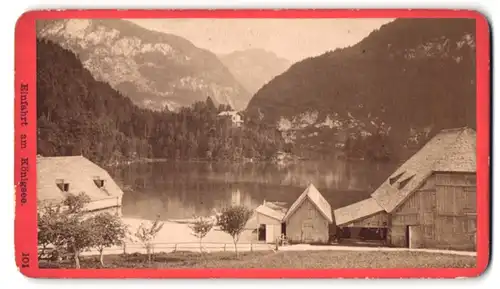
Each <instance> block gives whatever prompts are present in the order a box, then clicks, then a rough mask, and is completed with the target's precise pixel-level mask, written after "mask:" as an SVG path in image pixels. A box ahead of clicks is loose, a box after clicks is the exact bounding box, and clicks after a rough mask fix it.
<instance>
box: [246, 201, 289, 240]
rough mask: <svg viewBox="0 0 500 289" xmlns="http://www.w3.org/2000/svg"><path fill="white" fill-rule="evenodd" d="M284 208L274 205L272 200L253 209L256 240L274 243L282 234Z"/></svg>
mask: <svg viewBox="0 0 500 289" xmlns="http://www.w3.org/2000/svg"><path fill="white" fill-rule="evenodd" d="M285 212H286V209H285V208H284V207H280V206H276V205H274V203H272V202H266V201H264V203H263V204H262V205H260V206H258V207H257V208H256V209H255V214H254V217H255V221H254V222H255V224H256V225H257V226H258V228H257V240H258V241H263V242H266V243H275V242H276V240H277V239H278V238H280V236H281V234H284V233H285V232H284V229H283V226H282V222H281V221H282V220H283V217H284V216H285Z"/></svg>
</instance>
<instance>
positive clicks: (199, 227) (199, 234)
mask: <svg viewBox="0 0 500 289" xmlns="http://www.w3.org/2000/svg"><path fill="white" fill-rule="evenodd" d="M213 226H214V223H213V221H212V220H211V219H203V218H202V217H199V218H198V220H196V221H195V222H194V223H193V224H191V225H190V226H189V227H190V228H191V230H192V231H193V232H192V233H193V235H194V236H195V237H196V238H198V239H199V241H200V253H202V248H201V241H202V240H203V238H205V236H206V235H207V234H208V233H209V232H210V230H212V228H213Z"/></svg>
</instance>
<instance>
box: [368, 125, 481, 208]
mask: <svg viewBox="0 0 500 289" xmlns="http://www.w3.org/2000/svg"><path fill="white" fill-rule="evenodd" d="M433 172H468V173H474V172H476V132H475V131H474V130H473V129H470V128H467V127H465V128H457V129H446V130H442V131H440V132H439V133H438V134H437V135H436V136H434V137H433V138H432V139H431V140H430V141H429V142H428V143H427V144H425V145H424V146H423V147H422V149H420V150H419V151H418V152H417V153H416V154H414V155H413V156H412V157H411V158H410V159H408V160H407V161H406V162H405V163H404V164H403V165H402V166H401V167H399V168H398V169H397V170H396V171H395V172H394V173H393V174H392V175H391V176H390V177H389V178H387V180H385V181H384V182H383V183H382V185H381V186H380V187H379V188H378V189H377V190H375V192H374V193H373V194H372V195H371V196H372V198H373V199H375V200H376V201H377V203H378V204H379V205H380V206H381V207H382V208H383V209H384V210H385V211H386V212H388V213H391V212H392V211H394V210H395V209H396V208H397V207H398V206H399V205H400V204H402V203H403V202H404V201H405V200H406V199H407V198H408V197H409V196H410V194H411V193H413V192H414V191H415V190H416V189H417V188H418V187H419V186H421V185H422V184H423V182H424V181H425V180H426V179H427V178H428V177H429V176H430V175H431V174H432V173H433Z"/></svg>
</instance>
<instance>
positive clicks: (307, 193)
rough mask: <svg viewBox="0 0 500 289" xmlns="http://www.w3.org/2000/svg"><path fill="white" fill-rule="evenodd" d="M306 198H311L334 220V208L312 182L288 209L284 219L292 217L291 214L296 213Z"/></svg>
mask: <svg viewBox="0 0 500 289" xmlns="http://www.w3.org/2000/svg"><path fill="white" fill-rule="evenodd" d="M306 199H309V200H310V201H311V202H312V203H313V204H314V205H315V206H316V208H317V209H318V210H319V211H320V212H321V214H322V215H323V216H324V217H325V218H326V219H327V220H328V221H329V222H330V223H332V222H333V218H332V208H331V207H330V204H329V203H328V202H327V201H326V200H325V198H324V197H323V196H322V195H321V193H320V192H319V191H318V189H316V187H315V186H314V185H313V184H310V185H309V186H308V187H307V188H306V189H305V190H304V192H303V193H302V194H301V195H300V196H299V197H298V198H297V200H295V202H294V203H293V204H292V206H291V207H290V209H289V210H288V211H287V213H286V215H285V217H284V218H283V221H286V220H287V219H288V218H290V216H291V215H293V214H294V213H295V211H296V210H297V209H298V208H299V207H300V205H301V204H302V202H304V201H305V200H306Z"/></svg>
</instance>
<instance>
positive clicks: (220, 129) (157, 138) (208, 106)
mask: <svg viewBox="0 0 500 289" xmlns="http://www.w3.org/2000/svg"><path fill="white" fill-rule="evenodd" d="M36 47H37V62H36V66H37V84H36V85H37V98H36V101H37V152H38V154H41V155H43V156H68V155H83V156H85V157H87V158H89V159H91V160H92V161H94V162H97V163H99V164H101V165H109V164H116V163H119V162H122V161H129V160H131V161H139V160H144V159H148V158H159V159H169V160H170V159H181V160H200V159H202V160H228V161H238V160H242V159H244V158H252V159H256V160H258V159H270V158H271V157H273V156H274V155H275V154H276V153H277V151H278V150H281V149H282V147H283V146H284V144H283V140H282V138H281V135H280V134H279V133H276V131H275V130H273V129H269V130H266V129H265V128H260V127H259V126H258V125H252V123H245V124H244V125H243V126H241V127H235V126H234V125H233V123H232V122H231V120H230V119H228V118H223V117H219V113H221V112H222V111H227V110H228V107H227V105H222V104H221V105H219V106H218V107H217V106H215V104H214V102H213V101H212V99H211V98H207V99H206V100H204V101H198V102H196V103H194V104H193V105H191V106H189V107H182V108H181V109H180V110H179V111H178V112H172V111H167V110H163V111H154V110H150V109H146V108H140V107H138V106H137V105H135V104H134V103H132V101H131V100H130V98H128V97H126V96H124V95H123V94H122V93H120V92H118V91H117V90H115V89H114V88H112V87H111V86H110V85H109V84H108V83H106V82H102V81H98V80H96V79H95V78H94V76H93V75H92V73H91V72H90V71H89V70H88V69H86V68H85V67H84V66H83V65H82V63H81V61H80V60H79V59H78V57H77V56H76V55H75V54H74V53H73V52H72V51H70V50H67V49H64V48H62V47H61V46H60V45H58V44H56V43H54V42H52V41H50V40H46V39H37V46H36Z"/></svg>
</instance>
